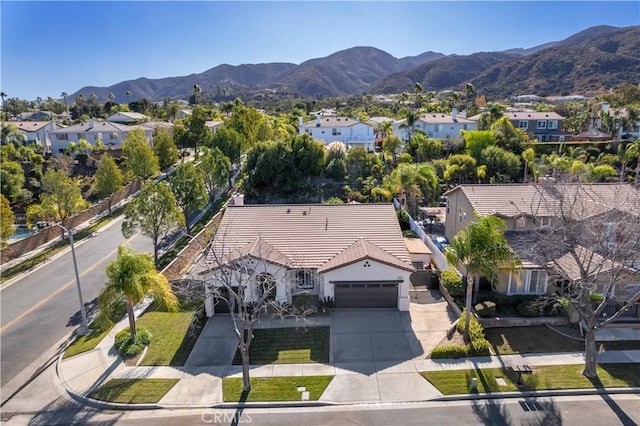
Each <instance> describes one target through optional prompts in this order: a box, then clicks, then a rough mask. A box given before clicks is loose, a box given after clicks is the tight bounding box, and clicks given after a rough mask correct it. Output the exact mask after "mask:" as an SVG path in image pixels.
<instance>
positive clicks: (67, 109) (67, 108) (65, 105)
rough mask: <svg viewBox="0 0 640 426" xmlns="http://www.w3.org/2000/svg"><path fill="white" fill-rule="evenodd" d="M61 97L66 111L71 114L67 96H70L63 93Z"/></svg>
mask: <svg viewBox="0 0 640 426" xmlns="http://www.w3.org/2000/svg"><path fill="white" fill-rule="evenodd" d="M60 96H62V99H64V109H65V110H66V111H67V114H68V113H69V105H68V104H67V96H69V95H68V94H67V92H62V93H60Z"/></svg>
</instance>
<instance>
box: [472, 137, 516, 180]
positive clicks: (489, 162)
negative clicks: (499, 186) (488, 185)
mask: <svg viewBox="0 0 640 426" xmlns="http://www.w3.org/2000/svg"><path fill="white" fill-rule="evenodd" d="M479 162H480V163H482V164H484V165H486V166H487V174H488V175H489V176H492V177H494V178H495V179H496V180H497V181H506V182H513V181H515V180H517V179H518V177H519V176H520V158H518V156H517V155H515V154H514V153H512V152H509V151H507V150H505V149H502V148H500V147H498V146H488V147H486V148H485V149H483V150H482V152H481V153H480V161H479Z"/></svg>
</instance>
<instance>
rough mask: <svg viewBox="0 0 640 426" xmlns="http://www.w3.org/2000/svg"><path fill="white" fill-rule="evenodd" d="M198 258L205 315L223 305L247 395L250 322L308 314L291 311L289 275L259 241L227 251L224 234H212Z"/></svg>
mask: <svg viewBox="0 0 640 426" xmlns="http://www.w3.org/2000/svg"><path fill="white" fill-rule="evenodd" d="M203 259H204V262H205V267H206V269H205V270H204V271H202V272H200V273H199V274H198V275H200V276H201V277H202V278H201V279H202V280H203V281H205V295H206V299H205V307H206V309H207V315H211V314H212V313H213V312H211V311H212V310H213V309H215V307H214V306H215V305H216V304H217V305H218V306H220V304H222V303H224V304H227V306H228V308H229V313H230V317H231V326H232V328H233V332H234V333H235V335H236V337H237V338H238V350H239V351H240V355H241V357H242V382H243V391H245V392H248V391H250V390H251V381H250V375H249V365H250V358H249V354H250V350H251V344H252V342H253V330H254V328H255V326H256V324H257V323H258V322H260V321H261V319H264V318H267V317H275V318H285V317H293V318H298V319H303V318H304V317H306V316H307V315H309V314H310V313H311V310H306V309H303V310H295V309H293V308H292V307H291V305H290V304H289V303H288V300H290V297H291V295H292V293H293V292H295V290H294V291H292V287H294V285H295V284H294V283H295V281H296V279H295V275H294V274H293V272H295V271H292V270H291V265H290V262H289V261H288V260H286V258H285V257H284V256H282V254H280V253H279V252H278V251H277V250H275V249H273V247H272V246H271V245H270V244H269V243H268V242H266V241H264V240H263V239H261V238H260V237H256V239H255V240H254V241H253V242H252V243H249V244H247V245H245V246H242V247H234V248H231V247H227V246H226V244H225V238H224V236H223V235H218V236H217V237H216V239H215V240H214V242H213V243H212V245H211V246H210V247H209V248H208V249H207V250H205V253H204V256H203ZM297 294H300V293H297ZM302 294H304V292H302Z"/></svg>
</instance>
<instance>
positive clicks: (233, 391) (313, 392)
mask: <svg viewBox="0 0 640 426" xmlns="http://www.w3.org/2000/svg"><path fill="white" fill-rule="evenodd" d="M332 379H333V376H304V377H252V378H251V391H250V392H249V393H248V394H247V395H245V396H244V397H243V394H242V378H229V377H227V378H224V379H222V395H223V397H224V401H225V402H237V401H248V402H259V401H301V400H302V392H301V391H298V388H299V387H304V388H306V390H307V391H308V392H309V401H317V400H318V399H319V398H320V396H321V395H322V393H323V392H324V390H325V389H326V388H327V386H329V383H331V380H332Z"/></svg>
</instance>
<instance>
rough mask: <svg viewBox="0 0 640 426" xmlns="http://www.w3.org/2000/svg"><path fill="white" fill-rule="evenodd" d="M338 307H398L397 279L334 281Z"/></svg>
mask: <svg viewBox="0 0 640 426" xmlns="http://www.w3.org/2000/svg"><path fill="white" fill-rule="evenodd" d="M334 295H335V306H336V309H354V308H397V307H398V282H397V281H375V282H371V281H349V282H334Z"/></svg>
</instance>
